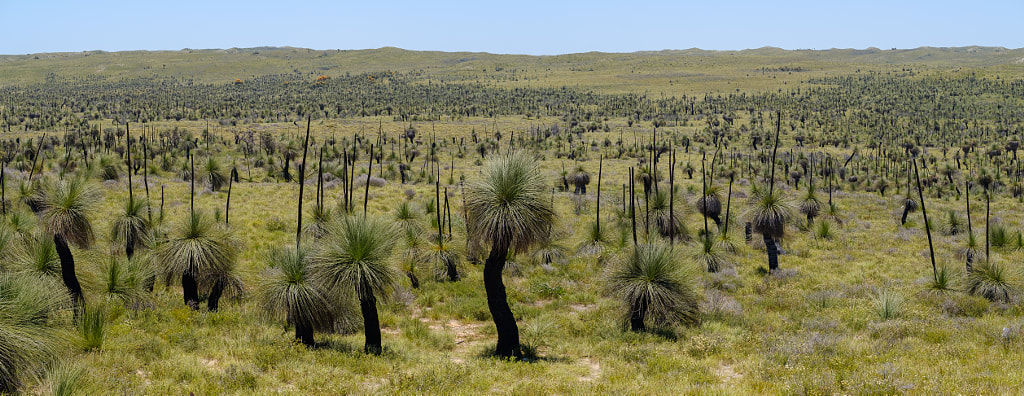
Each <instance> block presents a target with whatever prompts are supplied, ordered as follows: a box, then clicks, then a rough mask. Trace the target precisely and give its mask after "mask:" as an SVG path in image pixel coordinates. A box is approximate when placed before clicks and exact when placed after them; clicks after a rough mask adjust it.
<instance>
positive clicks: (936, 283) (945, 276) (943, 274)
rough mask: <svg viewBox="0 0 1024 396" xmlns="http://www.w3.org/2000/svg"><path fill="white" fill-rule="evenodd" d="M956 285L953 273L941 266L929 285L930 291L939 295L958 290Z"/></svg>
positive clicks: (946, 267)
mask: <svg viewBox="0 0 1024 396" xmlns="http://www.w3.org/2000/svg"><path fill="white" fill-rule="evenodd" d="M954 283H955V280H954V278H953V271H952V270H950V269H949V267H948V266H945V265H940V266H939V267H938V268H937V270H936V272H935V278H933V279H932V280H931V283H929V284H928V290H930V291H933V292H937V293H948V292H951V291H953V290H955V289H956V286H955V284H954Z"/></svg>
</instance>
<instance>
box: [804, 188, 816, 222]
mask: <svg viewBox="0 0 1024 396" xmlns="http://www.w3.org/2000/svg"><path fill="white" fill-rule="evenodd" d="M800 213H802V214H803V215H804V216H805V217H807V224H808V225H810V224H811V223H812V222H813V221H814V218H815V217H818V215H819V214H820V213H821V201H819V200H818V196H817V193H815V191H814V188H813V187H812V188H808V189H807V193H806V194H804V197H803V199H802V200H800Z"/></svg>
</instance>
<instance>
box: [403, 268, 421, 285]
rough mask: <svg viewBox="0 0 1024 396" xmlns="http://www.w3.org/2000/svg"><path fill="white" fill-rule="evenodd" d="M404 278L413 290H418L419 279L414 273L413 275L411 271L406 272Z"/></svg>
mask: <svg viewBox="0 0 1024 396" xmlns="http://www.w3.org/2000/svg"><path fill="white" fill-rule="evenodd" d="M405 276H406V277H408V278H409V283H411V284H412V288H413V289H419V288H420V278H419V277H418V276H416V273H414V272H412V271H406V272H405Z"/></svg>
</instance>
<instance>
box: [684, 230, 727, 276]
mask: <svg viewBox="0 0 1024 396" xmlns="http://www.w3.org/2000/svg"><path fill="white" fill-rule="evenodd" d="M716 240H718V238H716V237H711V236H708V237H702V238H700V243H699V244H697V246H696V248H695V249H694V251H693V253H692V254H691V257H692V258H693V260H694V261H695V262H696V263H697V265H699V266H700V267H701V268H704V269H705V270H707V271H708V272H718V271H719V270H720V269H722V267H723V266H724V265H725V254H724V252H723V251H722V250H721V248H720V247H719V245H718V244H717V243H715V242H716Z"/></svg>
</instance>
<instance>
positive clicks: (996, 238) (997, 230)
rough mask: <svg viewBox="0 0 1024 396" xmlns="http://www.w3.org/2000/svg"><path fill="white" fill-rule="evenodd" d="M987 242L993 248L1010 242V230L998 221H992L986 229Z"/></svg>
mask: <svg viewBox="0 0 1024 396" xmlns="http://www.w3.org/2000/svg"><path fill="white" fill-rule="evenodd" d="M988 237H989V244H991V246H992V247H995V248H1001V247H1004V246H1006V245H1008V244H1009V243H1010V232H1009V231H1008V230H1007V229H1006V226H1004V225H1002V224H999V223H992V225H990V226H989V230H988Z"/></svg>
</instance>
